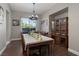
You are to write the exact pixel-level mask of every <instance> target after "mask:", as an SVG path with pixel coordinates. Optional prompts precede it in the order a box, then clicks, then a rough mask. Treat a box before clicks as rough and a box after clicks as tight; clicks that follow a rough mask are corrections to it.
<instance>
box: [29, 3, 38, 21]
mask: <svg viewBox="0 0 79 59" xmlns="http://www.w3.org/2000/svg"><path fill="white" fill-rule="evenodd" d="M29 19H32V20H37V19H38V15H37V14H36V12H35V3H33V14H32V15H31V16H29Z"/></svg>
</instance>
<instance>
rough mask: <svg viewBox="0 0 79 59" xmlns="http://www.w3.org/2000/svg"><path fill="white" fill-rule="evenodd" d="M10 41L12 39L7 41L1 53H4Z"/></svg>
mask: <svg viewBox="0 0 79 59" xmlns="http://www.w3.org/2000/svg"><path fill="white" fill-rule="evenodd" d="M9 43H10V41H7V42H6V45H5V46H4V48H3V49H2V50H1V51H0V55H2V53H3V51H4V50H5V49H6V47H7V45H8V44H9Z"/></svg>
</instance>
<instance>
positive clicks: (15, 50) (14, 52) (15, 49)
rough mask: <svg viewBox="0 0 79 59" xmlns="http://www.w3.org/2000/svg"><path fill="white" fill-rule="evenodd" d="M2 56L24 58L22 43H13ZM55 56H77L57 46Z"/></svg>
mask: <svg viewBox="0 0 79 59" xmlns="http://www.w3.org/2000/svg"><path fill="white" fill-rule="evenodd" d="M2 56H23V54H22V45H21V41H20V40H15V41H12V42H11V43H10V44H9V45H8V46H7V48H6V49H5V51H4V52H3V53H2ZM54 56H76V55H75V54H73V53H70V52H68V50H67V49H66V48H64V47H62V46H59V45H55V48H54Z"/></svg>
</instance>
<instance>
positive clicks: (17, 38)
mask: <svg viewBox="0 0 79 59" xmlns="http://www.w3.org/2000/svg"><path fill="white" fill-rule="evenodd" d="M13 40H21V38H13V39H12V41H13Z"/></svg>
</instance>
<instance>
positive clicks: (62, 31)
mask: <svg viewBox="0 0 79 59" xmlns="http://www.w3.org/2000/svg"><path fill="white" fill-rule="evenodd" d="M49 19H50V20H49V36H50V37H52V38H54V39H55V45H61V46H63V47H65V48H68V7H67V8H64V9H62V10H60V11H58V12H56V13H54V14H51V15H50V16H49Z"/></svg>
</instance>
